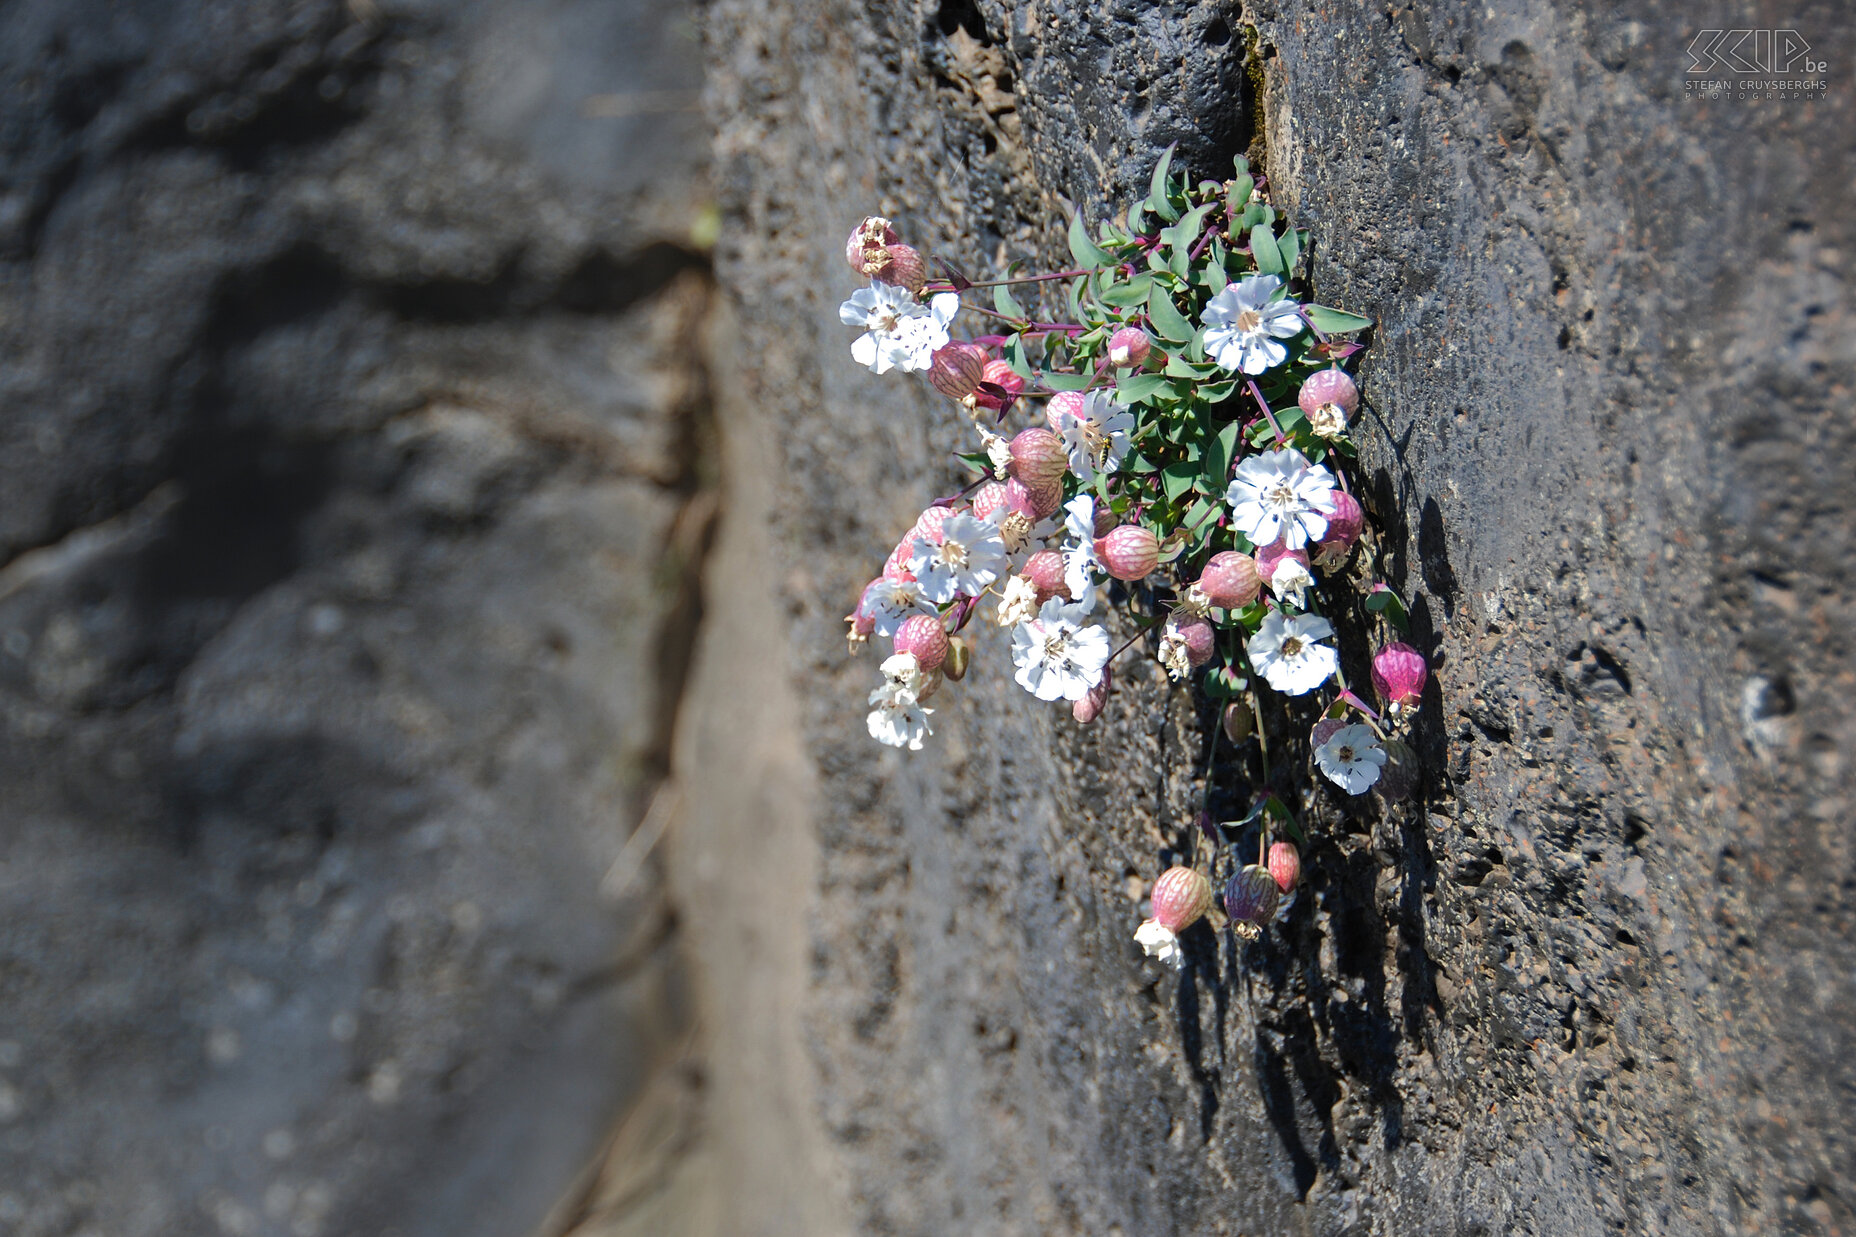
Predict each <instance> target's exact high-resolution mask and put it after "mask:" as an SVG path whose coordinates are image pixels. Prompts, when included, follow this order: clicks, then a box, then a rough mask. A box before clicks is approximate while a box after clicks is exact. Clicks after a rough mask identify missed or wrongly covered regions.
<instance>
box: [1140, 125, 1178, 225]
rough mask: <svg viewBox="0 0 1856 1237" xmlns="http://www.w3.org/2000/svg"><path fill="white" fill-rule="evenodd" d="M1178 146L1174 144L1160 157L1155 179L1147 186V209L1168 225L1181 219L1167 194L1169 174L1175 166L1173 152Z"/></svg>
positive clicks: (1155, 167) (1155, 166)
mask: <svg viewBox="0 0 1856 1237" xmlns="http://www.w3.org/2000/svg"><path fill="white" fill-rule="evenodd" d="M1178 146H1179V143H1178V142H1174V143H1173V145H1171V146H1169V147H1167V148H1166V153H1164V154H1162V155H1161V156H1160V162H1158V163H1156V164H1154V175H1153V179H1152V180H1151V181H1149V182H1148V185H1147V209H1148V210H1150V211H1152V212H1153V213H1154V214H1156V215H1158V216H1160V217H1161V218H1162V219H1164V220H1166V221H1167V222H1168V223H1172V222H1173V221H1174V220H1176V219H1178V218H1179V211H1178V210H1177V209H1175V208H1174V206H1173V203H1172V201H1171V200H1170V199H1169V197H1168V193H1167V188H1168V185H1167V172H1168V171H1169V170H1170V169H1171V168H1172V166H1173V151H1174V150H1176V149H1177V148H1178Z"/></svg>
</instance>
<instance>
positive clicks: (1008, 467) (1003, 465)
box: [980, 429, 1012, 481]
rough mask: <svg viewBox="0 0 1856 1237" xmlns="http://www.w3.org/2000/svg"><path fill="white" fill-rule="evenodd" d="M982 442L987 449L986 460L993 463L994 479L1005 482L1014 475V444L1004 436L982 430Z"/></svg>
mask: <svg viewBox="0 0 1856 1237" xmlns="http://www.w3.org/2000/svg"><path fill="white" fill-rule="evenodd" d="M980 442H981V443H982V444H984V446H985V448H986V458H987V459H989V460H991V461H992V479H993V480H994V481H1003V480H1005V479H1006V478H1007V477H1009V476H1011V475H1012V444H1011V443H1010V442H1009V441H1007V440H1006V438H1005V437H1004V436H1003V435H1000V434H995V433H993V432H992V431H991V430H987V429H982V430H980Z"/></svg>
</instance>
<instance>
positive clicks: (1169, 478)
mask: <svg viewBox="0 0 1856 1237" xmlns="http://www.w3.org/2000/svg"><path fill="white" fill-rule="evenodd" d="M1198 480H1199V465H1198V463H1197V462H1196V461H1194V460H1182V461H1180V462H1179V463H1177V464H1168V465H1167V466H1166V467H1165V468H1162V469H1161V470H1160V484H1161V487H1162V488H1164V489H1165V490H1166V500H1167V501H1168V502H1172V503H1176V502H1178V501H1179V500H1180V497H1181V496H1182V495H1183V494H1185V493H1186V492H1187V491H1188V490H1190V489H1191V488H1192V487H1193V486H1194V485H1195V484H1197V482H1198Z"/></svg>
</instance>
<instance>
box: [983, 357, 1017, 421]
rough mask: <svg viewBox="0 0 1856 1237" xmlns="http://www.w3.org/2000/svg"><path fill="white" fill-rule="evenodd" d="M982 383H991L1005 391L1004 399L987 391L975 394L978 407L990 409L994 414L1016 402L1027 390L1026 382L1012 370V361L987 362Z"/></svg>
mask: <svg viewBox="0 0 1856 1237" xmlns="http://www.w3.org/2000/svg"><path fill="white" fill-rule="evenodd" d="M980 381H981V382H990V383H992V384H993V385H994V386H996V387H1002V388H1004V390H1005V398H1004V399H1000V398H999V397H998V396H996V395H992V394H989V393H988V392H985V391H975V392H974V393H973V402H974V404H975V405H976V406H978V407H980V408H989V409H991V410H992V411H994V412H998V411H999V410H1000V409H1002V408H1004V407H1006V406H1007V405H1008V404H1010V403H1011V402H1012V401H1013V400H1016V399H1017V398H1018V397H1019V395H1020V394H1021V393H1022V392H1023V391H1024V389H1025V380H1024V379H1023V378H1020V377H1019V376H1018V371H1017V370H1015V369H1013V368H1012V363H1011V362H1010V361H999V360H992V361H988V362H986V366H985V368H984V369H983V370H982V371H981V374H980Z"/></svg>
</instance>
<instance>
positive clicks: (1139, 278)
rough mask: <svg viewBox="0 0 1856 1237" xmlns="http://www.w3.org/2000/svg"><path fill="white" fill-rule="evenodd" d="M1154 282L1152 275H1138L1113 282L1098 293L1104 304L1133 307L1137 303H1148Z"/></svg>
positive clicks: (1119, 307) (1123, 307)
mask: <svg viewBox="0 0 1856 1237" xmlns="http://www.w3.org/2000/svg"><path fill="white" fill-rule="evenodd" d="M1153 283H1154V280H1153V276H1151V275H1136V276H1135V277H1134V278H1132V279H1129V280H1126V281H1119V280H1118V281H1116V282H1113V283H1111V284H1109V285H1108V286H1107V287H1105V288H1103V289H1102V291H1101V292H1099V293H1097V294H1096V295H1097V299H1098V300H1100V301H1101V302H1102V303H1103V304H1104V305H1113V306H1114V307H1115V308H1117V309H1132V308H1133V307H1134V306H1136V305H1145V304H1146V303H1147V297H1148V293H1149V291H1150V290H1151V289H1152V287H1153Z"/></svg>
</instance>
